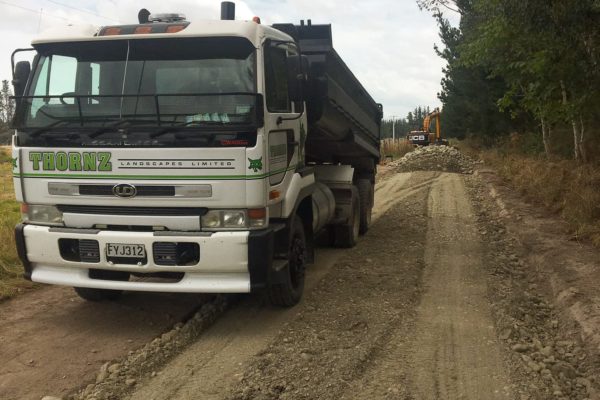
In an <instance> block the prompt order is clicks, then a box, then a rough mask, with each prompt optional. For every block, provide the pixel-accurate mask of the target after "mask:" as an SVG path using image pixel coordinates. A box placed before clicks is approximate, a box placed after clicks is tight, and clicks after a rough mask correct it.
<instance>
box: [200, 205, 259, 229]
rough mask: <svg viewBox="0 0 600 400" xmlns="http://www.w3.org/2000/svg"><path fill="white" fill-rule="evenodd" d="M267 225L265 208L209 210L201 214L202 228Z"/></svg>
mask: <svg viewBox="0 0 600 400" xmlns="http://www.w3.org/2000/svg"><path fill="white" fill-rule="evenodd" d="M266 226H267V209H266V208H258V209H251V210H210V211H209V212H207V213H206V214H204V215H203V216H202V229H204V230H208V231H212V230H229V229H232V230H241V229H260V228H264V227H266Z"/></svg>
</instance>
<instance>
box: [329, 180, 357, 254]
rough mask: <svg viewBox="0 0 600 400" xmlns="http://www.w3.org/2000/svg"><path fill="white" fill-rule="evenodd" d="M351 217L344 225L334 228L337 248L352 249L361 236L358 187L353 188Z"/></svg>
mask: <svg viewBox="0 0 600 400" xmlns="http://www.w3.org/2000/svg"><path fill="white" fill-rule="evenodd" d="M351 203H352V204H351V215H350V216H349V218H348V221H347V222H346V223H345V224H343V225H336V226H334V229H335V233H334V236H335V246H336V247H343V248H350V247H354V246H356V242H357V241H358V235H359V234H360V196H359V195H358V189H356V186H353V187H352V200H351Z"/></svg>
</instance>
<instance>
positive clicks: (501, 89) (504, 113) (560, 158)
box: [417, 0, 600, 246]
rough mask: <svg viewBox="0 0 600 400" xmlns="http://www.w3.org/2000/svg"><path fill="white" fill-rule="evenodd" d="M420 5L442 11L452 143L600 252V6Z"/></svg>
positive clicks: (574, 0)
mask: <svg viewBox="0 0 600 400" xmlns="http://www.w3.org/2000/svg"><path fill="white" fill-rule="evenodd" d="M417 3H418V4H419V5H420V6H421V7H422V8H424V9H427V10H430V11H433V12H434V15H435V18H436V20H437V22H438V26H439V30H440V38H441V41H442V44H443V46H440V47H436V51H437V53H438V55H439V56H440V57H441V58H443V59H444V60H445V61H446V62H447V67H446V68H445V69H444V77H443V79H442V91H441V92H440V94H439V98H440V100H441V101H442V103H443V114H442V120H443V124H442V129H443V133H444V135H445V136H446V137H456V138H460V139H466V140H464V141H463V142H462V144H461V145H460V146H461V147H462V148H463V149H464V150H466V151H471V152H476V153H477V155H478V156H479V157H480V158H482V159H484V160H485V161H486V163H487V164H488V165H490V166H493V167H494V168H495V169H496V170H497V171H498V173H499V174H500V175H501V176H502V177H503V178H505V179H506V181H507V182H509V183H510V185H512V187H514V188H515V189H516V190H519V191H520V192H521V193H523V194H524V195H525V196H527V197H528V198H529V199H530V200H531V201H532V202H533V203H534V204H537V205H540V206H542V207H547V208H548V209H549V210H551V211H553V212H555V213H560V214H561V215H562V216H563V217H564V219H565V220H566V221H567V222H568V223H569V224H570V225H571V227H572V231H573V235H574V237H576V238H578V239H590V240H592V241H593V242H594V243H595V244H596V245H599V246H600V128H599V127H598V124H597V123H595V121H597V120H598V117H599V116H600V5H599V3H598V1H597V0H550V1H525V2H524V1H521V0H417ZM449 14H454V15H460V23H459V25H458V26H454V25H452V24H451V23H450V22H449V19H448V18H447V17H448V15H449Z"/></svg>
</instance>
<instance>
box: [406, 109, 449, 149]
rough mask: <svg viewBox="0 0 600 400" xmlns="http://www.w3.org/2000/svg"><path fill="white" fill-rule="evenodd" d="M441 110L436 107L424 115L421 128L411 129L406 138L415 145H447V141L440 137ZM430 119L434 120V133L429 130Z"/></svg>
mask: <svg viewBox="0 0 600 400" xmlns="http://www.w3.org/2000/svg"><path fill="white" fill-rule="evenodd" d="M441 115H442V112H441V111H440V109H439V108H436V109H435V110H433V111H432V112H430V113H429V114H427V115H426V116H425V119H424V120H423V129H422V130H420V131H411V132H410V133H409V134H408V136H407V139H408V140H409V141H410V142H411V143H412V144H414V145H415V146H429V145H432V144H433V145H443V146H447V145H448V141H447V140H445V139H442V124H441ZM431 121H435V133H433V132H429V128H430V126H431Z"/></svg>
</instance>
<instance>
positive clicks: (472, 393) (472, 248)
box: [410, 174, 512, 400]
mask: <svg viewBox="0 0 600 400" xmlns="http://www.w3.org/2000/svg"><path fill="white" fill-rule="evenodd" d="M425 265H426V267H425V274H424V286H425V293H424V294H423V298H422V301H421V304H420V305H419V308H418V319H417V323H416V329H415V334H414V344H413V346H412V349H413V351H412V354H411V357H410V358H411V364H412V368H411V369H410V370H411V371H412V373H411V376H410V379H411V381H412V383H413V385H412V389H413V395H414V397H415V398H417V399H473V400H476V399H490V400H492V399H506V398H512V394H511V392H510V380H509V378H508V373H507V369H506V367H505V364H504V361H503V357H502V354H501V350H500V344H499V342H498V340H497V338H496V334H495V330H494V323H493V321H492V316H491V310H490V306H489V303H488V300H487V298H486V292H487V287H486V278H485V273H484V270H483V268H482V266H483V252H482V244H481V242H480V240H479V235H478V232H477V229H476V225H475V217H474V213H473V210H472V208H471V204H470V201H469V199H468V197H467V193H466V190H465V185H464V181H463V180H462V177H461V176H459V175H453V174H445V176H444V179H442V180H440V181H439V182H438V183H436V184H434V185H433V187H432V189H431V192H430V197H429V226H428V229H427V245H426V251H425Z"/></svg>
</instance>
